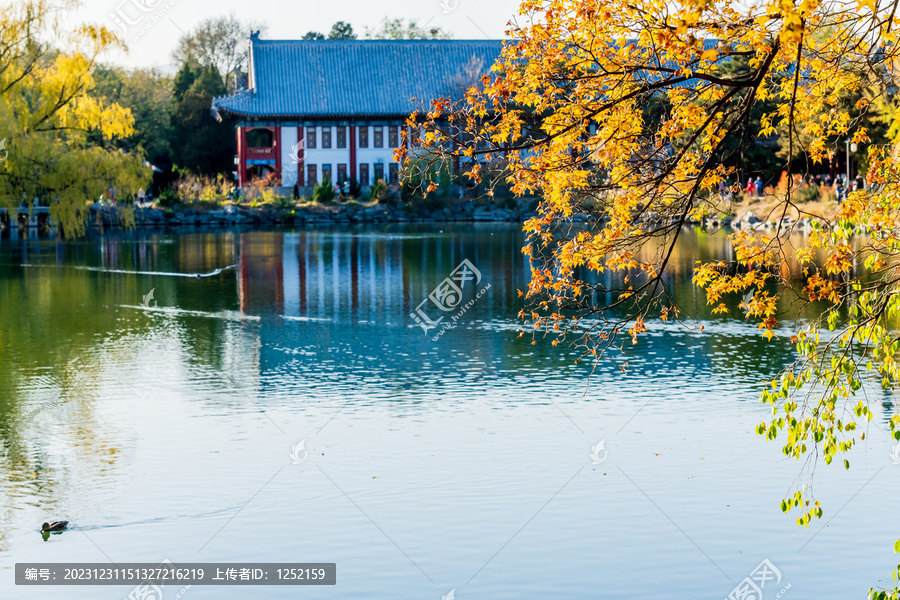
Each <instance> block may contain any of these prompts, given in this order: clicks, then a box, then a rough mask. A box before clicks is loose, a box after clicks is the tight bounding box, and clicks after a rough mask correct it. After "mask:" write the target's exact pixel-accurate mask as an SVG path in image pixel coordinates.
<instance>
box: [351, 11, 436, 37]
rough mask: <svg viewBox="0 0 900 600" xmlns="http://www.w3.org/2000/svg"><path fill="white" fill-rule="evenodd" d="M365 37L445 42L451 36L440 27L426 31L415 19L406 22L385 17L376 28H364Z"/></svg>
mask: <svg viewBox="0 0 900 600" xmlns="http://www.w3.org/2000/svg"><path fill="white" fill-rule="evenodd" d="M366 37H367V38H369V39H372V40H446V39H449V38H450V37H452V36H451V34H450V32H448V31H444V30H443V29H441V28H440V27H429V28H428V29H426V28H425V27H423V26H420V25H419V23H418V21H416V20H415V19H410V20H409V21H407V20H406V19H388V18H387V17H385V18H384V19H382V21H381V25H379V26H378V27H375V28H374V29H369V28H368V27H366Z"/></svg>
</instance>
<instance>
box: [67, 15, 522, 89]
mask: <svg viewBox="0 0 900 600" xmlns="http://www.w3.org/2000/svg"><path fill="white" fill-rule="evenodd" d="M518 6H519V0H82V6H81V8H80V9H79V10H78V12H77V13H75V14H73V15H71V16H70V17H69V18H68V21H70V22H71V24H72V25H73V26H74V25H75V24H76V23H79V22H93V23H98V24H104V25H107V26H108V27H110V28H112V29H113V30H114V31H117V32H118V33H119V34H120V35H122V36H123V37H124V38H125V39H126V41H127V43H128V46H129V52H128V53H127V54H124V53H115V54H110V55H109V56H107V57H106V62H110V63H114V64H120V65H124V66H127V67H159V68H162V69H164V70H165V71H168V72H171V71H174V70H176V69H177V67H176V66H175V65H173V64H172V61H171V56H170V55H171V52H172V49H173V48H174V47H175V45H176V43H177V42H178V38H179V37H180V36H181V35H182V33H183V32H189V31H190V30H191V29H193V28H194V27H195V26H196V25H197V24H199V23H200V22H201V21H203V20H204V19H207V18H209V17H213V16H218V15H222V14H229V13H234V15H235V16H237V17H238V18H239V19H241V20H243V21H257V22H261V23H264V24H266V25H267V29H266V30H265V31H264V33H263V36H262V37H263V38H268V39H298V38H300V37H302V36H303V34H304V33H306V32H307V31H320V32H322V33H327V32H328V31H329V30H330V29H331V25H332V24H333V23H334V22H335V21H347V22H349V23H350V24H351V25H353V29H354V31H356V32H357V33H359V34H360V37H362V35H361V34H362V33H363V32H364V30H365V27H367V26H368V27H370V28H371V27H375V26H377V25H378V24H379V23H380V22H381V20H382V19H383V18H384V17H388V18H401V17H402V18H405V19H411V18H412V19H416V20H417V21H418V23H419V24H420V25H424V24H426V23H427V24H428V26H429V27H430V26H438V27H441V28H443V29H444V30H446V31H449V32H450V33H451V34H453V37H454V38H457V39H485V38H490V39H500V38H503V37H504V32H505V31H506V24H507V22H508V21H509V20H510V19H511V18H513V17H514V16H515V14H516V11H517V10H518ZM126 32H127V33H126Z"/></svg>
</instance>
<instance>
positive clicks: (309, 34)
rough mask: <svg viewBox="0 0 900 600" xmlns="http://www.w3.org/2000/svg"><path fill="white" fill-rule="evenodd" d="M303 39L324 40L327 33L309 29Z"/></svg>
mask: <svg viewBox="0 0 900 600" xmlns="http://www.w3.org/2000/svg"><path fill="white" fill-rule="evenodd" d="M300 39H301V40H324V39H325V35H323V34H321V33H319V32H318V31H307V32H306V33H304V34H303V37H302V38H300Z"/></svg>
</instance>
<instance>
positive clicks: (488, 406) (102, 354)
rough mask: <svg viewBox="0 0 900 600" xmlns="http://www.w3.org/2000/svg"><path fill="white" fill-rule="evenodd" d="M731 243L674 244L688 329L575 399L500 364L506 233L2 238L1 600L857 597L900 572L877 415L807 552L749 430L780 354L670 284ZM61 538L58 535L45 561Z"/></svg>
mask: <svg viewBox="0 0 900 600" xmlns="http://www.w3.org/2000/svg"><path fill="white" fill-rule="evenodd" d="M724 244H725V243H724V239H723V237H722V238H715V237H714V238H709V237H708V236H707V235H706V234H704V233H702V232H699V231H689V232H685V237H684V239H683V240H682V242H681V244H680V246H679V248H678V251H677V252H676V254H675V262H674V265H673V271H672V273H671V275H670V276H669V279H668V282H669V284H670V285H671V286H672V287H673V289H674V290H675V292H676V294H677V295H678V297H679V298H680V300H681V301H682V302H683V303H684V304H685V306H686V307H687V308H689V310H690V311H691V313H692V315H693V316H694V317H695V318H696V319H697V324H698V325H700V324H702V325H704V327H705V329H704V331H703V332H702V333H697V332H696V331H692V330H689V329H686V328H685V327H683V326H680V325H677V324H672V323H668V324H665V325H664V324H656V325H654V327H653V328H652V329H651V332H650V334H649V335H647V336H646V337H645V338H643V339H642V341H641V343H640V344H639V345H637V346H633V347H629V348H628V353H629V354H628V358H627V360H628V363H629V366H628V369H627V371H626V372H624V373H623V372H621V371H620V370H619V369H618V368H617V367H615V366H613V365H610V364H606V363H603V364H600V365H599V366H598V367H597V369H596V370H595V371H594V373H593V376H592V377H591V378H590V379H589V375H590V374H591V365H589V364H586V363H581V364H575V362H574V358H575V353H574V351H573V350H571V349H566V348H565V347H563V346H559V347H556V348H553V347H551V345H550V341H549V339H548V340H539V341H538V343H537V344H535V345H532V344H531V338H530V337H528V336H525V337H522V338H519V337H517V336H518V326H519V322H518V321H517V319H516V313H517V312H518V310H519V309H520V299H519V298H518V294H517V290H518V289H525V287H526V286H527V282H528V270H527V265H526V264H525V262H524V260H523V258H522V256H521V254H520V253H519V249H520V248H521V246H522V245H523V236H522V234H521V232H520V231H519V228H518V226H515V225H509V226H507V225H484V226H481V225H473V224H453V225H451V224H447V225H407V226H400V225H395V226H377V227H376V226H369V227H353V228H346V229H341V230H336V229H323V230H301V231H293V232H215V233H151V232H136V233H135V232H132V233H114V234H107V235H102V236H100V235H94V236H92V237H90V238H88V239H85V240H81V241H75V242H66V243H62V242H58V241H57V240H53V239H40V240H38V239H19V238H16V237H12V238H6V239H3V240H2V241H0V590H2V591H0V597H3V598H54V599H55V598H67V599H68V598H74V599H81V598H90V599H110V600H113V599H123V598H126V597H127V596H128V594H129V591H130V589H131V588H130V587H66V588H60V587H28V588H26V587H21V586H20V587H16V586H15V585H14V583H13V566H14V563H16V562H37V561H46V562H66V561H83V562H110V561H115V562H158V561H161V560H163V559H165V558H168V559H169V560H171V561H173V562H175V563H180V562H238V561H246V562H304V561H305V562H334V563H337V585H336V586H331V587H305V588H303V589H297V588H293V587H254V588H246V589H245V588H240V587H201V586H194V587H192V588H191V589H189V590H187V591H186V592H185V593H184V595H183V596H182V597H184V598H188V599H190V600H194V599H197V600H200V599H203V598H216V599H219V598H298V597H302V598H312V599H318V598H322V599H325V598H341V599H343V598H348V599H349V598H392V599H399V600H405V599H409V600H413V599H415V600H422V599H433V600H440V599H441V598H442V597H443V596H446V595H447V594H448V593H449V592H450V591H451V590H454V589H455V597H456V598H459V599H460V600H466V599H476V598H481V599H485V598H490V599H492V600H498V599H510V600H522V599H541V600H544V599H547V598H564V599H568V598H573V599H580V598H639V599H648V600H649V599H654V600H655V599H658V598H690V599H692V600H696V599H700V598H709V599H716V600H719V599H722V598H726V597H727V596H728V595H729V593H730V592H731V591H732V590H733V589H734V588H735V587H736V586H737V585H738V584H739V583H740V582H741V580H743V579H744V578H745V577H747V576H749V575H750V573H751V572H752V571H753V570H754V569H755V568H756V567H757V565H759V564H760V563H761V562H762V561H763V559H768V560H769V561H771V563H772V564H773V565H774V566H775V567H777V569H778V570H779V571H780V574H781V580H780V582H776V581H768V582H767V585H766V587H765V589H764V598H766V600H768V599H770V598H774V597H775V595H776V593H778V592H779V591H780V590H781V589H783V588H785V587H786V586H787V585H788V584H790V589H788V590H787V591H786V592H785V593H784V594H783V595H782V596H781V597H783V598H788V599H790V598H796V599H797V600H801V599H808V598H864V597H865V591H866V590H867V589H868V587H869V586H870V585H872V584H877V583H878V582H882V584H884V583H885V582H890V572H891V569H892V568H893V567H895V566H896V564H897V562H896V557H895V556H894V555H893V552H892V545H893V542H894V540H895V539H897V538H898V537H900V532H898V531H897V528H896V523H897V516H896V515H897V504H898V502H897V498H898V497H900V477H898V476H900V465H897V464H893V461H892V460H891V457H890V452H891V441H890V439H889V437H888V435H887V434H886V433H885V430H886V425H885V423H886V421H887V419H888V418H889V416H890V415H891V414H893V412H894V410H895V408H894V404H893V398H892V397H891V396H890V395H888V394H885V393H884V392H881V391H878V390H875V391H871V392H870V395H869V399H870V400H871V401H872V403H873V409H874V410H875V413H876V418H875V420H873V422H872V423H871V424H870V426H869V435H868V437H867V442H866V443H865V444H863V445H861V446H859V448H858V449H857V450H856V451H854V452H853V453H852V454H851V456H850V460H851V463H852V468H851V470H850V471H844V469H843V468H842V467H839V466H838V465H837V462H836V463H835V464H834V466H832V467H827V468H826V467H824V466H821V467H820V468H819V469H818V471H817V474H816V478H815V491H816V496H817V498H818V499H819V500H821V501H822V502H823V504H824V506H825V518H824V519H823V520H821V521H818V522H815V523H813V524H812V525H811V526H810V527H809V528H808V529H801V528H798V527H797V526H796V525H795V524H794V518H795V516H796V515H794V514H790V515H784V514H782V512H781V510H780V509H779V502H780V500H781V498H782V497H783V494H784V493H785V492H787V490H788V489H789V488H790V486H791V484H792V483H793V482H794V480H795V478H796V477H797V475H798V474H799V472H800V465H798V463H797V462H796V461H793V460H786V459H785V458H784V457H783V456H782V454H781V450H780V447H781V445H780V444H779V443H767V442H766V441H765V439H764V438H760V437H758V436H757V435H756V434H755V433H754V431H753V430H754V428H755V426H756V425H757V424H758V423H759V422H760V421H761V420H762V419H763V418H765V416H766V414H767V410H766V409H765V408H764V407H763V406H762V404H761V403H760V402H759V400H758V396H757V393H758V388H759V385H760V382H761V381H762V380H764V379H766V378H768V377H770V376H772V375H773V374H775V373H776V372H777V371H778V370H779V369H780V368H782V367H783V366H784V365H785V364H787V363H788V362H789V361H791V360H792V358H793V355H792V353H791V350H790V347H789V345H788V344H787V343H786V342H785V341H784V336H782V337H781V338H780V339H778V340H776V341H774V342H769V343H767V342H765V341H763V340H762V339H761V338H760V336H759V334H758V331H757V330H756V327H755V325H754V324H752V323H750V322H747V321H743V320H741V319H738V318H729V317H712V316H711V315H710V313H709V311H708V309H707V308H706V307H705V306H704V299H703V296H702V293H701V292H699V291H698V290H696V289H694V288H693V287H692V286H691V284H690V276H691V269H692V266H693V264H694V260H696V259H698V258H708V257H712V256H717V255H718V254H719V253H721V252H723V251H724V250H723V249H724V247H725V245H724ZM463 259H467V260H468V261H469V263H470V265H471V266H472V267H475V269H476V270H477V273H475V272H474V271H471V270H470V271H469V274H470V275H471V277H472V279H467V280H466V281H467V283H466V287H465V288H464V289H463V304H464V305H465V304H466V303H468V302H469V301H470V300H475V301H474V303H473V304H472V305H471V306H470V307H469V308H468V310H466V311H465V312H464V313H463V314H461V315H459V316H458V319H457V320H456V321H455V322H453V323H452V324H453V326H452V327H451V328H449V329H447V330H446V331H444V333H443V334H442V335H440V336H439V337H437V338H436V339H435V332H436V330H431V331H430V332H429V333H428V335H426V333H425V332H424V331H423V329H422V328H421V327H420V326H418V325H417V324H416V322H415V320H414V319H413V317H412V316H411V313H415V311H416V309H417V307H419V305H420V303H422V302H423V301H426V303H425V304H424V305H422V307H421V308H422V310H423V312H424V313H425V314H426V315H427V316H428V318H430V319H437V317H438V316H439V315H440V314H445V315H447V316H446V317H445V319H444V321H443V322H442V324H444V323H448V322H451V319H450V315H456V314H458V312H459V311H458V310H457V311H456V312H447V313H442V311H440V310H438V309H437V308H436V306H435V304H434V303H433V302H431V301H430V300H428V295H429V293H430V292H431V291H432V290H434V289H435V288H436V287H438V285H439V284H441V282H442V281H443V280H444V279H445V278H447V277H449V276H450V274H451V272H452V271H453V270H454V268H456V267H457V265H459V264H460V263H461V262H462V261H463ZM219 269H223V270H222V271H221V272H219V273H218V274H211V273H215V272H216V271H217V270H219ZM198 274H199V275H203V276H197V275H198ZM476 275H477V276H480V280H479V279H478V277H477V276H476ZM488 285H489V286H490V287H489V288H488V289H486V291H484V292H483V293H482V295H481V297H478V298H477V299H476V298H475V296H476V294H477V292H478V291H480V290H483V289H485V288H487V286H488ZM151 290H152V291H153V296H152V299H150V298H146V302H145V296H146V295H147V294H148V293H149V292H150V291H151ZM143 304H146V306H144V305H143ZM419 318H420V320H421V317H419ZM301 441H303V448H302V449H301V448H297V450H296V451H293V450H292V449H293V448H295V447H297V446H298V444H299V443H300V442H301ZM601 441H603V442H604V446H603V448H602V449H597V450H596V451H595V452H593V455H594V457H595V458H597V459H602V460H596V461H595V460H594V458H592V456H591V455H592V449H594V448H597V444H598V442H601ZM292 454H293V456H292ZM595 462H596V463H597V464H594V463H595ZM294 463H297V464H294ZM842 507H844V508H842ZM53 518H57V519H68V520H70V521H71V522H72V524H73V525H74V526H75V528H74V529H73V530H71V531H67V532H65V533H63V534H61V535H52V536H50V538H49V539H48V540H47V541H44V540H43V539H42V537H41V535H40V534H39V533H38V529H39V528H40V524H41V523H42V522H44V521H46V520H48V519H53ZM776 583H777V585H776ZM179 589H180V588H178V587H176V586H167V589H166V596H165V597H166V598H167V599H168V598H174V597H175V596H176V595H177V593H178V592H179Z"/></svg>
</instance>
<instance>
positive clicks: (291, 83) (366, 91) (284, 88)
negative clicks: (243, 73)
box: [213, 32, 502, 193]
mask: <svg viewBox="0 0 900 600" xmlns="http://www.w3.org/2000/svg"><path fill="white" fill-rule="evenodd" d="M501 45H502V42H500V41H492V40H486V41H472V40H262V39H260V38H259V33H258V32H257V33H255V34H253V35H251V37H250V61H249V62H250V64H249V68H248V89H246V90H241V91H239V92H237V93H236V94H234V95H232V96H227V97H223V98H216V99H215V100H213V107H214V109H215V110H217V111H219V112H220V113H229V114H231V115H234V116H235V118H236V119H237V141H238V144H237V146H238V157H237V159H236V164H237V173H238V181H239V184H240V185H241V186H244V185H246V184H248V183H249V182H250V181H252V180H253V179H254V178H257V177H263V176H266V175H267V174H268V173H270V172H272V171H274V172H275V173H276V174H278V175H279V176H280V179H281V182H282V185H283V186H287V187H293V186H294V185H297V186H299V187H300V188H301V190H302V192H301V193H309V192H310V190H311V187H312V186H314V185H316V184H317V183H320V182H322V181H323V180H325V179H328V180H329V181H332V182H342V181H345V180H348V179H350V178H353V179H355V180H356V181H358V182H359V184H360V185H361V186H363V188H365V187H367V186H370V185H371V184H372V183H374V182H375V181H377V180H379V179H384V180H386V181H389V182H396V181H398V178H399V171H400V165H399V164H397V163H396V162H394V158H393V149H394V148H396V147H397V146H398V145H399V144H400V142H401V129H402V128H403V127H405V121H406V118H407V117H408V116H409V114H410V112H412V111H413V110H414V109H415V108H416V106H417V105H418V103H419V102H422V103H424V105H425V106H426V107H428V106H429V104H430V102H431V100H435V99H437V98H444V97H454V96H455V97H459V96H460V95H461V90H462V89H463V88H464V87H465V86H467V85H470V84H471V83H473V82H474V81H475V80H476V79H477V78H478V77H479V76H480V75H481V74H482V73H486V72H488V71H489V69H490V67H491V65H492V64H493V63H494V61H495V59H496V58H497V57H498V56H499V55H500V51H501ZM413 98H415V99H416V102H413V101H412V99H413Z"/></svg>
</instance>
